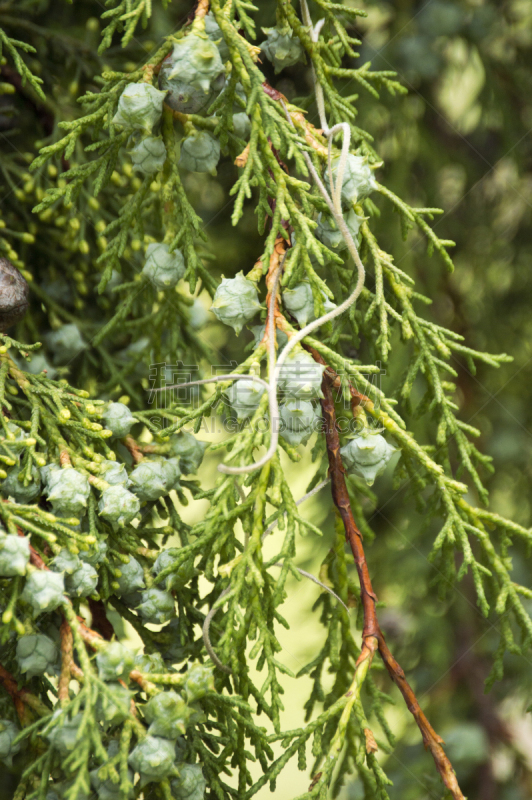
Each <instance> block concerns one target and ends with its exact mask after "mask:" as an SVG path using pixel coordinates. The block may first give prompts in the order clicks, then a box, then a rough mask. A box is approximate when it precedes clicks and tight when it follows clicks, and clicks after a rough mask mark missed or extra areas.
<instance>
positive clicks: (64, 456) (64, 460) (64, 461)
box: [59, 450, 72, 467]
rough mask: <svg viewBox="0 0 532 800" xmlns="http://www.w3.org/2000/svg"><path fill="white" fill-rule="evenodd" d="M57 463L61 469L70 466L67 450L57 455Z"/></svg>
mask: <svg viewBox="0 0 532 800" xmlns="http://www.w3.org/2000/svg"><path fill="white" fill-rule="evenodd" d="M59 463H60V465H61V466H62V467H71V466H72V461H71V459H70V455H69V452H68V450H61V452H60V453H59Z"/></svg>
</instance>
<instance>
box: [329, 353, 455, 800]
mask: <svg viewBox="0 0 532 800" xmlns="http://www.w3.org/2000/svg"><path fill="white" fill-rule="evenodd" d="M313 355H314V354H313ZM314 357H315V359H316V361H318V362H319V363H320V364H325V362H324V360H323V359H322V358H321V356H319V354H318V353H316V354H315V355H314ZM337 378H338V375H337V374H336V373H335V372H334V370H331V369H330V368H328V369H327V370H326V372H325V373H324V376H323V383H322V391H323V399H322V401H321V406H322V411H323V418H324V422H325V437H326V443H327V452H328V456H329V471H330V476H331V484H332V496H333V501H334V504H335V505H336V507H337V509H338V511H339V513H340V516H341V518H342V522H343V524H344V528H345V535H346V539H347V541H348V542H349V545H350V547H351V550H352V552H353V557H354V559H355V566H356V569H357V573H358V580H359V583H360V597H361V601H362V608H363V612H364V625H363V629H362V638H363V641H364V643H365V645H366V646H367V647H370V648H372V647H375V646H376V647H377V648H378V650H379V654H380V656H381V658H382V660H383V661H384V665H385V667H386V669H387V671H388V674H389V675H390V677H391V679H392V680H393V682H394V683H395V685H396V686H397V687H398V689H399V691H400V692H401V694H402V695H403V698H404V700H405V702H406V706H407V708H408V710H409V711H410V713H411V714H412V716H413V717H414V719H415V721H416V723H417V726H418V728H419V730H420V731H421V735H422V737H423V744H424V745H425V747H426V748H427V749H428V750H430V752H431V754H432V757H433V759H434V763H435V764H436V768H437V770H438V772H439V773H440V776H441V779H442V781H443V783H444V785H445V786H446V788H447V789H448V790H449V791H450V792H451V794H452V796H453V798H454V800H464V795H463V794H462V791H461V789H460V787H459V785H458V781H457V780H456V775H455V773H454V770H453V768H452V765H451V762H450V761H449V759H448V758H447V755H446V754H445V751H444V749H443V747H442V742H443V739H442V738H441V736H438V734H437V733H436V731H435V730H434V729H433V727H432V726H431V724H430V723H429V721H428V719H427V718H426V716H425V714H424V713H423V711H422V710H421V708H420V706H419V703H418V701H417V698H416V696H415V694H414V691H413V690H412V687H411V686H410V684H409V683H408V681H407V680H406V677H405V674H404V672H403V670H402V668H401V667H400V666H399V664H398V663H397V661H396V660H395V658H394V657H393V655H392V654H391V652H390V650H389V648H388V645H387V644H386V641H385V639H384V635H383V633H382V631H381V629H380V626H379V622H378V619H377V614H376V609H375V603H376V600H377V597H376V595H375V592H374V591H373V587H372V585H371V578H370V576H369V570H368V565H367V562H366V557H365V554H364V547H363V545H362V534H361V533H360V531H359V529H358V527H357V524H356V522H355V519H354V517H353V511H352V509H351V503H350V501H349V494H348V492H347V486H346V482H345V478H344V467H343V464H342V458H341V456H340V437H339V435H338V430H337V427H336V412H335V409H334V400H333V396H332V391H331V385H332V384H333V383H334V382H335V381H336V380H337ZM363 652H364V648H363ZM360 657H362V653H361V656H360Z"/></svg>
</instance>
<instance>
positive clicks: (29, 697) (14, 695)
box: [0, 664, 50, 726]
mask: <svg viewBox="0 0 532 800" xmlns="http://www.w3.org/2000/svg"><path fill="white" fill-rule="evenodd" d="M0 684H1V685H2V686H3V687H4V689H5V690H6V692H7V693H8V694H9V696H10V697H11V699H12V700H13V703H14V704H15V709H16V711H17V715H18V717H19V719H20V722H21V724H22V725H23V726H24V725H28V724H29V723H30V722H32V718H31V715H30V714H29V712H28V709H29V708H31V709H33V710H34V711H36V712H37V714H39V716H41V717H42V716H47V715H48V714H49V713H50V710H49V709H48V708H47V707H46V706H45V705H44V703H43V702H42V701H41V700H39V698H38V697H36V696H35V695H34V694H32V693H31V692H28V690H27V689H24V688H22V689H19V688H18V686H17V681H16V680H15V678H14V677H13V675H11V673H10V672H8V671H7V669H5V668H4V667H3V666H2V665H1V664H0Z"/></svg>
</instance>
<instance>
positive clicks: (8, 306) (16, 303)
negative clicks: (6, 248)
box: [0, 258, 29, 333]
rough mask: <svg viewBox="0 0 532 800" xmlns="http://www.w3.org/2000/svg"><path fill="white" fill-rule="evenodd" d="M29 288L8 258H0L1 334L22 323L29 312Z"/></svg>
mask: <svg viewBox="0 0 532 800" xmlns="http://www.w3.org/2000/svg"><path fill="white" fill-rule="evenodd" d="M28 295H29V286H28V284H27V282H26V279H25V278H24V277H23V276H22V275H21V274H20V272H19V271H18V269H17V268H16V267H15V266H13V264H12V263H11V261H8V260H7V258H0V332H2V333H5V332H6V331H7V329H8V328H10V327H11V326H12V325H15V324H16V323H17V322H20V320H21V319H22V317H23V316H24V314H25V313H26V311H27V310H28Z"/></svg>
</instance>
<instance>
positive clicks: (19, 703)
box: [0, 664, 26, 720]
mask: <svg viewBox="0 0 532 800" xmlns="http://www.w3.org/2000/svg"><path fill="white" fill-rule="evenodd" d="M0 683H1V684H2V686H3V687H4V689H5V690H6V692H7V693H8V694H9V696H10V697H11V699H12V700H13V703H14V704H15V710H16V712H17V716H18V718H19V719H20V720H23V719H24V716H25V713H26V709H25V706H24V689H18V688H17V682H16V680H15V678H14V677H13V675H11V673H10V672H8V671H7V669H4V667H3V666H2V665H1V664H0Z"/></svg>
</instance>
